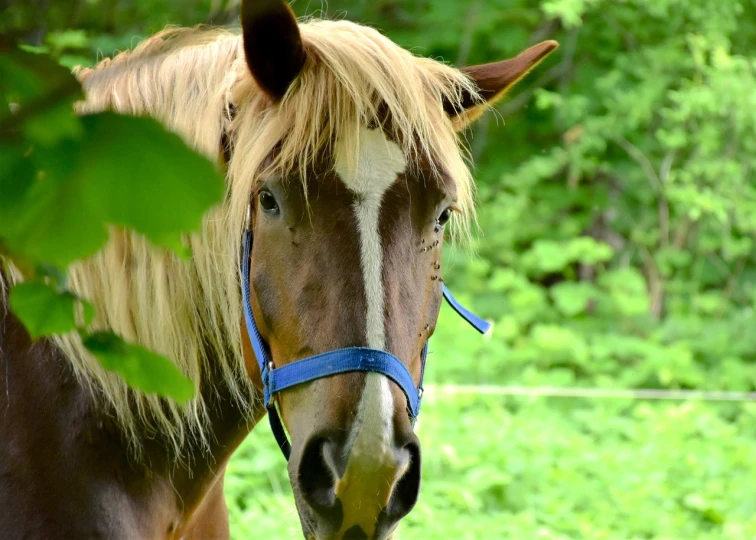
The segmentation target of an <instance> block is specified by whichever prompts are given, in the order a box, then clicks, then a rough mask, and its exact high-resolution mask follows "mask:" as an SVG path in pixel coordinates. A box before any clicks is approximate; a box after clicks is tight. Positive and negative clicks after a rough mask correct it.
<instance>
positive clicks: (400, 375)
mask: <svg viewBox="0 0 756 540" xmlns="http://www.w3.org/2000/svg"><path fill="white" fill-rule="evenodd" d="M242 243H243V246H244V252H243V256H242V257H243V258H242V268H241V270H242V276H241V278H242V300H243V302H244V320H245V322H246V326H247V333H248V334H249V341H250V342H251V344H252V350H254V352H255V357H256V358H257V363H258V365H259V367H260V374H261V375H262V382H263V391H264V397H265V407H266V408H267V409H268V418H269V419H270V426H271V429H272V431H273V435H274V436H275V438H276V442H278V445H279V447H280V448H281V451H282V452H283V454H284V456H285V457H286V459H287V460H288V459H289V456H290V454H291V444H290V443H289V440H288V438H287V436H286V430H285V429H284V426H283V422H281V417H280V416H279V414H278V409H277V408H276V404H275V399H274V398H275V395H276V393H278V392H281V391H282V390H286V389H287V388H291V387H292V386H296V385H298V384H303V383H306V382H310V381H314V380H316V379H320V378H322V377H329V376H331V375H337V374H339V373H348V372H352V371H365V372H373V373H381V374H383V375H385V376H386V377H388V378H389V379H391V380H392V381H394V382H395V383H396V384H397V385H398V386H399V388H401V389H402V392H404V395H405V396H406V397H407V414H408V415H409V417H410V420H411V421H412V424H413V425H414V423H415V420H416V419H417V416H418V414H420V402H421V400H422V396H423V376H424V374H425V359H426V357H427V355H428V342H427V341H426V342H425V345H424V346H423V350H422V353H421V355H420V360H421V368H420V380H419V382H418V385H417V386H415V381H414V380H413V379H412V375H411V374H410V372H409V371H408V370H407V367H406V366H405V365H404V363H403V362H402V361H401V360H399V359H398V358H397V357H396V356H394V355H392V354H391V353H388V352H386V351H381V350H377V349H370V348H367V347H348V348H345V349H337V350H334V351H329V352H326V353H323V354H318V355H316V356H311V357H309V358H304V359H302V360H297V361H296V362H292V363H290V364H287V365H285V366H281V367H278V368H276V367H275V366H274V365H273V361H272V360H270V358H269V357H270V355H269V353H268V347H267V345H266V344H265V342H264V341H263V339H262V336H261V335H260V331H259V330H258V328H257V323H256V322H255V316H254V314H253V313H252V303H251V301H250V297H251V295H250V267H251V264H252V261H251V259H252V230H251V229H248V230H246V231H245V232H244V237H243V241H242ZM443 292H444V298H445V299H446V301H447V302H448V303H449V305H450V306H451V307H452V308H454V310H455V311H456V312H457V313H458V314H459V315H460V316H461V317H462V318H463V319H465V320H466V321H467V322H469V323H470V324H471V325H472V326H473V327H474V328H475V329H476V330H478V331H479V332H480V333H485V332H487V331H488V329H489V328H490V327H491V324H490V323H488V322H486V321H484V320H483V319H481V318H480V317H478V316H477V315H474V314H473V313H471V312H470V311H468V310H467V309H465V308H464V307H463V306H462V305H461V304H460V303H459V302H457V300H456V299H455V298H454V297H453V296H452V294H451V292H450V291H449V289H447V288H446V285H444V286H443Z"/></svg>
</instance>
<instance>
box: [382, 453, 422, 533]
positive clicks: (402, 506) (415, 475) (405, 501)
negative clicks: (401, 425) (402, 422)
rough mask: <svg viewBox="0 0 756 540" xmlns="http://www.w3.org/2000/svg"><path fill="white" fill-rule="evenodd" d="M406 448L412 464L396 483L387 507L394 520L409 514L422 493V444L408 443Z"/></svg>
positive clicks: (388, 514)
mask: <svg viewBox="0 0 756 540" xmlns="http://www.w3.org/2000/svg"><path fill="white" fill-rule="evenodd" d="M404 450H406V451H407V452H409V460H410V464H409V467H408V468H407V470H406V472H405V473H404V475H403V476H402V477H401V478H400V479H399V481H398V482H397V483H396V486H395V487H394V492H393V493H392V494H391V499H390V500H389V504H388V506H387V507H386V514H387V516H388V517H389V518H390V519H392V520H399V519H401V518H403V517H404V516H406V515H407V514H409V512H410V510H412V508H413V507H414V506H415V503H416V502H417V496H418V494H419V493H420V470H421V460H420V446H419V445H418V444H417V443H414V442H413V443H409V444H407V445H406V446H405V447H404Z"/></svg>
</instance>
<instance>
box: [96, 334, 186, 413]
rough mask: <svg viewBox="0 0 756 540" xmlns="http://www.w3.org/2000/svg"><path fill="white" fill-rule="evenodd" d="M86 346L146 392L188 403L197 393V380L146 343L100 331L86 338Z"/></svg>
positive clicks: (105, 366)
mask: <svg viewBox="0 0 756 540" xmlns="http://www.w3.org/2000/svg"><path fill="white" fill-rule="evenodd" d="M84 346H85V347H86V348H87V349H88V350H89V352H91V353H92V354H93V355H94V356H95V357H96V358H97V359H98V360H99V361H100V363H101V364H102V365H103V367H104V368H105V369H107V370H110V371H115V372H116V373H118V374H119V375H121V377H123V379H124V380H125V381H126V383H128V385H129V386H131V387H133V388H137V389H139V390H142V391H144V392H146V393H154V394H158V395H160V396H163V397H169V398H173V399H174V400H176V401H177V402H179V403H185V402H187V401H189V400H190V399H191V398H192V397H194V384H193V383H192V381H190V380H189V379H187V378H186V377H185V376H184V375H183V374H182V373H181V372H180V371H179V370H178V368H177V367H176V366H175V365H174V364H173V363H172V362H171V361H170V360H168V359H167V358H165V357H163V356H160V355H159V354H156V353H154V352H151V351H149V350H147V349H145V348H144V347H140V346H139V345H134V344H132V343H127V342H126V341H124V340H123V339H122V338H121V337H119V336H117V335H116V334H114V333H112V332H96V333H93V334H90V335H88V336H86V337H85V338H84Z"/></svg>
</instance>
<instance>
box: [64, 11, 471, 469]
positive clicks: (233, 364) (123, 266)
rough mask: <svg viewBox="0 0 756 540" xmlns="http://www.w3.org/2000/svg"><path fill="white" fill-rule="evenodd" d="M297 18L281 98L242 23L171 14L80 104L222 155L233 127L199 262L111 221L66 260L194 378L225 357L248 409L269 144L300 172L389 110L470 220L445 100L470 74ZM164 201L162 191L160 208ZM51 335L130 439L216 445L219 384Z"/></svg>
mask: <svg viewBox="0 0 756 540" xmlns="http://www.w3.org/2000/svg"><path fill="white" fill-rule="evenodd" d="M300 30H301V34H302V40H303V43H304V46H305V49H306V51H307V61H306V63H305V67H304V68H303V70H302V72H301V74H300V75H299V76H298V78H297V79H296V80H295V82H294V83H293V84H292V86H291V87H290V89H289V91H288V92H287V94H286V96H285V97H284V98H283V100H282V101H281V102H280V103H279V104H277V105H272V104H271V103H270V101H269V100H268V99H267V98H266V97H265V96H264V95H263V93H262V92H261V91H260V90H259V89H258V88H257V86H256V84H255V82H254V80H253V78H252V77H251V75H250V74H249V72H248V69H247V65H246V62H245V59H244V53H243V48H242V43H241V37H240V36H239V34H238V33H234V32H230V31H227V30H222V29H203V28H196V29H169V30H166V31H163V32H161V33H159V34H157V35H155V36H153V37H151V38H149V39H147V40H146V41H144V42H143V43H142V44H140V45H139V46H138V47H137V48H136V49H135V50H134V51H133V52H126V53H122V54H120V55H118V56H117V57H115V58H114V59H112V60H104V61H102V62H100V64H98V65H97V66H96V67H94V68H93V69H85V70H82V71H80V72H79V73H78V76H79V78H80V80H81V81H82V83H83V85H84V88H85V90H86V101H85V102H84V103H82V104H80V106H79V111H80V112H82V113H88V112H97V111H101V110H105V109H113V110H116V111H119V112H124V113H131V114H149V115H151V116H154V117H155V118H157V119H158V120H160V121H162V122H163V123H164V124H165V125H166V126H167V127H168V128H169V129H172V130H174V131H176V132H177V133H179V134H180V135H181V136H182V137H183V138H184V139H185V140H186V142H187V143H188V144H190V145H191V146H192V147H194V148H195V149H197V150H198V151H199V152H201V153H203V154H205V155H206V156H208V157H210V158H212V159H218V158H219V156H220V144H221V143H220V141H221V136H222V134H223V133H224V132H226V133H228V134H229V136H230V138H231V139H232V140H233V142H234V152H233V154H232V157H231V160H230V162H229V163H228V167H227V193H226V198H225V202H224V203H223V204H222V205H220V206H219V207H217V208H215V209H214V210H213V211H211V212H210V213H209V215H208V216H207V217H206V219H205V221H204V225H203V230H202V231H201V233H199V234H196V235H193V236H192V237H191V239H190V242H191V247H192V250H193V256H192V258H191V260H190V261H189V262H184V261H182V260H179V259H178V258H176V257H175V256H173V255H171V254H167V253H165V252H164V251H161V250H158V249H156V248H154V247H153V246H151V245H150V244H148V242H146V241H145V240H144V239H143V238H142V237H141V236H139V235H136V234H130V233H126V232H123V231H116V230H114V231H112V234H111V240H110V242H109V243H108V245H107V246H106V248H105V249H104V250H103V251H102V252H101V253H99V254H98V255H96V256H94V257H92V258H91V259H89V260H87V261H83V262H80V263H77V264H76V265H74V266H73V267H72V268H71V270H70V274H69V275H70V284H71V287H72V288H73V289H74V290H75V291H76V292H77V293H79V294H81V295H82V296H84V297H85V298H88V299H89V300H91V301H92V303H93V304H94V305H95V306H96V309H97V318H96V322H95V326H96V327H98V328H105V327H110V328H113V330H114V331H116V332H117V333H119V334H121V335H122V336H124V337H125V338H126V339H128V340H130V341H133V342H136V343H139V344H141V345H143V346H146V347H148V348H150V349H153V350H155V351H158V352H160V353H161V354H163V355H165V356H167V357H168V358H171V359H172V360H173V361H174V362H175V364H176V365H177V366H178V367H179V369H181V371H183V372H184V373H185V374H186V375H187V376H188V377H190V378H191V379H192V380H193V381H194V382H195V385H196V387H197V388H199V387H200V383H201V382H202V381H203V380H205V381H206V380H207V378H206V377H204V379H203V376H204V375H205V374H206V373H207V372H208V370H209V369H210V367H211V366H212V368H213V369H214V370H218V369H219V370H220V371H221V373H222V375H223V379H224V380H225V382H226V383H227V384H228V386H229V388H230V389H231V392H232V394H233V397H234V399H236V400H237V401H238V403H239V404H240V406H241V407H242V408H243V409H248V410H251V406H250V404H251V403H252V401H251V400H253V399H255V392H254V389H253V385H252V382H251V381H250V380H249V378H248V377H247V375H246V371H245V368H244V361H243V358H242V350H241V342H242V336H241V323H242V306H241V301H240V300H241V299H240V296H241V295H240V292H239V291H240V288H239V286H240V280H239V272H238V262H239V261H238V258H239V253H240V242H241V232H242V230H243V226H244V218H245V213H246V209H247V205H248V201H249V196H250V192H251V190H252V189H253V187H254V186H255V184H256V183H257V182H259V181H260V178H261V177H262V176H263V174H264V171H262V166H261V165H262V164H263V163H264V162H265V160H266V158H268V156H269V155H270V154H271V151H272V150H273V149H274V147H276V146H277V145H278V146H279V149H280V151H279V152H277V153H276V154H275V155H276V156H277V157H276V158H275V159H274V161H273V163H271V164H270V167H272V168H276V169H279V170H283V171H287V172H291V171H299V172H300V173H301V172H302V171H305V170H307V167H308V165H311V164H312V161H313V160H314V159H315V157H316V156H318V155H322V153H323V152H328V151H331V150H332V145H333V144H334V142H335V141H338V144H340V145H344V148H346V149H347V150H348V151H350V152H351V155H355V156H356V154H357V148H358V145H359V136H360V135H359V134H360V126H363V125H380V123H381V121H382V119H384V118H386V113H388V117H389V118H390V119H391V125H392V129H393V130H394V131H395V132H396V134H397V136H398V141H399V143H400V144H401V146H403V149H404V151H405V153H406V154H407V155H408V157H410V159H409V161H410V162H412V161H413V157H414V158H417V157H419V156H420V155H425V156H427V157H428V158H429V161H430V162H431V163H432V164H434V167H436V169H437V170H438V171H440V172H443V173H444V174H446V175H449V176H450V177H451V178H453V179H454V180H455V182H456V187H457V194H458V201H457V206H458V207H459V209H460V210H461V216H460V217H459V218H457V228H458V230H461V231H462V232H463V233H464V231H466V230H467V228H468V225H469V223H470V222H471V220H472V219H473V182H472V179H471V175H470V172H469V170H468V168H467V166H466V163H465V159H464V156H465V152H464V149H463V148H462V146H461V145H460V143H459V140H458V137H457V135H456V133H455V131H454V128H453V126H452V122H451V121H450V119H449V118H448V116H447V114H446V113H445V112H444V110H443V107H442V100H444V99H445V100H447V101H448V102H451V103H458V102H459V99H460V96H461V94H462V91H466V92H470V93H472V94H473V95H474V88H473V85H472V83H471V82H470V81H469V80H468V79H467V78H466V77H465V76H464V75H463V74H462V73H461V72H460V71H458V70H456V69H454V68H451V67H449V66H446V65H444V64H442V63H440V62H437V61H434V60H430V59H426V58H419V57H416V56H413V55H412V54H411V53H409V52H408V51H406V50H404V49H402V48H400V47H398V46H397V45H395V44H394V43H393V42H391V41H390V40H388V39H387V38H386V37H384V36H382V35H381V34H380V33H379V32H377V31H375V30H373V29H371V28H368V27H364V26H360V25H357V24H353V23H349V22H344V21H339V22H333V21H309V22H304V23H302V24H301V25H300ZM231 106H233V109H234V111H235V114H234V115H233V119H231V116H232V115H231V114H230V108H231ZM145 144H149V141H145ZM266 170H268V169H266ZM299 177H300V178H302V181H303V182H304V181H306V177H305V175H304V174H300V175H299ZM170 204H171V201H169V200H168V201H165V205H166V209H169V208H170ZM56 342H57V344H58V346H59V347H60V348H61V349H62V350H63V352H64V353H65V354H66V355H67V356H68V358H69V359H70V361H71V363H72V365H73V367H74V369H75V371H76V373H77V375H78V376H79V378H80V380H81V381H82V382H83V383H84V384H86V385H87V386H89V387H90V388H91V389H92V391H93V394H94V395H95V396H97V397H99V398H101V399H102V401H103V402H104V404H105V405H107V406H109V409H111V410H112V411H113V413H114V414H115V415H116V416H117V420H118V422H119V424H120V425H121V426H123V429H124V432H125V434H126V436H127V438H128V440H129V441H130V442H131V444H132V445H133V447H134V449H136V450H137V451H138V449H139V448H140V446H141V443H140V441H141V440H142V438H143V437H149V436H152V435H154V434H155V433H159V434H161V435H162V436H167V437H168V438H169V439H170V441H171V443H172V445H173V447H174V449H175V450H176V453H177V454H181V453H182V448H183V447H184V445H185V444H186V443H187V442H189V441H199V442H200V443H202V444H203V445H204V447H205V448H207V443H208V442H209V441H208V437H210V436H211V434H210V433H209V430H208V429H206V428H207V423H208V408H209V407H210V406H211V405H212V404H211V403H209V402H208V401H207V400H208V397H209V396H211V395H212V392H204V396H199V397H197V398H196V399H195V400H193V401H192V402H191V403H190V404H188V405H186V406H179V405H177V404H175V403H174V402H172V401H166V400H163V399H160V398H158V397H156V396H154V395H144V394H142V393H140V392H137V391H134V390H132V389H130V388H128V387H127V386H126V385H125V383H124V382H123V381H122V379H121V378H120V377H119V376H117V375H115V374H113V373H111V372H108V371H105V370H104V369H103V368H102V367H101V365H100V364H99V363H98V362H97V361H96V360H95V359H94V358H93V357H92V356H91V355H90V354H89V353H87V351H86V350H85V349H84V347H83V345H82V343H81V340H80V338H79V337H78V335H76V334H73V333H72V334H70V335H66V336H63V337H60V338H56Z"/></svg>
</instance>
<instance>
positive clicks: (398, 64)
mask: <svg viewBox="0 0 756 540" xmlns="http://www.w3.org/2000/svg"><path fill="white" fill-rule="evenodd" d="M242 27H243V49H244V54H245V58H246V64H247V68H248V70H249V73H251V75H252V81H253V85H254V87H255V88H254V90H255V92H256V96H257V97H256V98H254V100H253V101H255V100H256V101H255V103H257V107H256V108H254V113H253V112H252V111H253V108H245V106H243V105H241V106H238V107H235V108H234V110H235V116H234V118H233V120H232V123H231V130H230V135H229V138H230V140H231V141H232V147H233V150H232V152H231V157H230V163H229V170H230V172H231V176H232V177H236V178H239V177H242V176H244V175H247V176H250V175H253V176H255V180H254V182H251V183H247V184H244V185H245V186H248V187H249V186H251V187H249V189H248V192H246V193H242V195H241V197H243V198H244V199H245V202H244V204H245V205H247V206H248V209H247V210H248V213H249V219H248V222H247V224H246V227H247V229H248V234H249V235H250V242H249V243H250V245H249V246H248V250H247V251H246V252H245V257H248V260H247V261H245V262H247V263H248V268H249V269H248V272H246V273H245V275H244V279H245V280H247V282H246V283H243V284H242V286H243V287H245V286H248V287H249V292H248V302H249V304H250V314H249V317H250V320H248V321H247V322H246V325H247V326H249V325H250V324H251V325H252V326H254V331H253V332H252V331H251V332H250V335H251V336H252V337H251V338H249V339H246V338H245V339H246V341H245V343H244V354H245V362H246V364H247V366H248V371H249V373H250V376H251V377H252V378H253V379H255V380H258V381H260V380H262V377H268V376H270V374H271V373H274V372H275V371H276V370H279V369H282V368H284V367H286V366H291V365H297V363H298V362H302V361H303V359H307V358H311V357H313V356H316V355H320V354H324V353H326V354H327V353H329V352H332V351H341V350H354V348H360V349H362V350H372V351H385V352H387V353H389V354H390V356H391V357H393V358H395V359H398V360H397V361H398V362H400V363H401V364H402V366H403V368H406V371H407V372H408V374H409V375H410V376H411V378H412V381H413V382H414V386H417V385H418V384H419V383H420V380H421V377H422V370H423V362H424V355H425V346H426V344H427V342H428V339H429V338H430V337H431V335H432V334H433V332H434V329H435V327H436V320H437V316H438V313H439V309H440V304H441V301H442V294H443V286H442V278H441V250H442V246H443V239H444V235H445V229H446V228H447V227H449V226H450V221H454V220H455V219H457V220H459V222H460V224H459V225H460V227H461V228H462V229H464V223H465V222H469V220H470V219H472V213H473V205H472V201H473V186H472V182H471V180H470V175H469V171H468V170H467V167H466V166H465V163H464V159H463V158H464V156H463V152H462V150H461V149H460V147H459V146H458V135H457V132H458V131H460V130H462V129H464V128H465V127H466V126H467V125H469V123H470V122H472V121H473V120H474V119H475V118H477V116H479V115H480V114H481V113H482V112H483V111H485V109H486V108H487V107H489V106H490V104H491V103H493V102H495V101H496V100H498V99H500V98H501V97H502V96H503V94H504V93H505V92H506V91H507V90H508V89H509V88H510V87H511V86H512V85H513V84H514V83H515V82H517V81H518V80H519V79H521V78H522V77H523V76H524V75H525V74H526V73H527V72H528V71H529V70H530V69H532V68H533V67H534V66H535V65H536V64H537V63H538V62H540V61H541V60H542V59H543V58H544V57H545V56H546V55H547V54H548V53H550V52H551V51H552V50H553V49H554V48H555V47H556V43H554V42H544V43H541V44H539V45H536V46H534V47H531V48H530V49H527V50H526V51H525V52H523V53H521V54H520V55H518V56H517V57H515V58H513V59H510V60H504V61H502V62H496V63H491V64H486V65H481V66H474V67H469V68H463V69H462V70H456V69H453V68H451V67H448V66H445V65H443V64H440V63H438V62H435V61H431V60H428V59H422V58H417V57H414V56H412V55H411V54H410V53H409V52H407V51H405V50H403V49H401V48H399V47H398V46H396V45H394V44H393V43H392V42H390V41H389V40H388V39H386V38H385V37H383V36H381V35H380V34H379V33H378V32H375V31H373V30H371V29H367V28H365V27H361V26H357V25H353V24H351V23H345V22H334V23H330V25H328V24H325V23H323V24H320V25H319V26H309V25H302V26H300V25H299V24H298V23H297V21H296V19H295V17H294V16H293V14H292V12H291V10H290V9H289V7H288V6H287V5H286V4H285V3H284V2H280V1H276V0H265V1H262V0H255V1H245V2H243V3H242ZM261 100H262V101H264V102H265V103H264V105H262V106H261V105H260V103H261V102H262V101H261ZM251 116H254V118H252V117H251ZM263 117H264V118H265V119H266V121H265V122H263V121H262V120H261V118H263ZM245 126H246V127H245ZM251 126H257V128H255V129H252V127H251ZM261 126H264V127H261ZM261 130H262V131H266V130H267V134H262V133H261ZM276 130H278V131H276ZM241 133H249V134H251V135H250V137H251V140H243V138H242V137H241ZM261 141H265V142H261ZM261 147H262V148H263V150H264V152H265V155H264V157H263V158H261V159H258V160H257V164H256V165H255V168H254V170H251V171H250V170H248V166H249V164H248V161H247V156H248V155H249V154H250V153H255V152H257V153H259V152H261V150H260V148H261ZM455 213H458V214H459V216H458V217H454V214H455ZM243 324H245V323H243ZM244 335H245V336H246V335H247V334H246V333H244ZM258 338H259V341H260V343H259V344H257V346H258V349H257V350H256V349H255V347H254V346H253V345H254V343H253V342H254V341H255V340H256V339H258ZM260 347H262V348H264V352H262V353H261V352H260V351H261V350H262V349H260ZM261 354H262V355H263V356H265V357H266V358H265V362H262V363H261V362H260V360H261V358H259V356H261ZM333 361H334V362H335V361H338V359H337V358H336V357H333ZM403 368H399V369H403ZM384 371H385V370H384ZM269 399H270V403H268V404H267V405H269V410H270V411H272V413H273V414H275V415H276V416H277V417H280V421H281V422H282V424H283V426H285V429H286V431H287V432H288V436H289V438H290V440H291V455H290V459H289V475H290V478H291V483H292V486H293V489H294V493H295V496H296V502H297V507H298V510H299V515H300V519H301V523H302V527H303V531H304V533H305V535H306V536H308V537H316V538H386V537H388V536H389V535H390V534H391V533H392V531H393V530H394V528H395V526H396V524H397V523H398V522H399V520H400V519H401V518H403V517H404V516H405V515H407V513H408V512H409V511H410V510H411V509H412V508H413V506H414V505H415V503H416V502H417V498H418V492H419V488H420V479H421V450H420V442H419V440H418V438H417V436H416V435H415V433H414V431H413V420H414V417H413V414H412V412H413V411H411V410H410V412H409V414H408V400H409V396H408V391H407V389H406V388H404V387H402V386H401V385H400V384H397V382H396V380H395V378H392V377H390V376H387V375H386V373H385V372H381V371H380V370H373V369H368V370H365V371H362V370H357V369H349V370H345V371H344V372H339V371H338V370H332V371H330V372H329V373H328V376H317V377H314V378H312V379H311V380H308V382H304V383H303V384H297V385H295V386H292V387H290V388H288V389H286V390H285V391H282V392H278V393H276V394H274V395H271V396H270V397H269ZM277 421H278V420H277ZM274 427H275V426H274ZM279 429H280V426H279ZM281 431H283V430H281ZM284 441H285V439H284ZM284 444H286V443H284Z"/></svg>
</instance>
